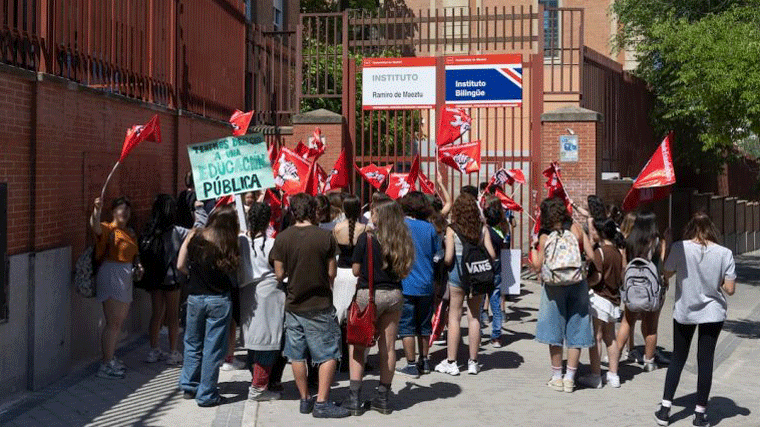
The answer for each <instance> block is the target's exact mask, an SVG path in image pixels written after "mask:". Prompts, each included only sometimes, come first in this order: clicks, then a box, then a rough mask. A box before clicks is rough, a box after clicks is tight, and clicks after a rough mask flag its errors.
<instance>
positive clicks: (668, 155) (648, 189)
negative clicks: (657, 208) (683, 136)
mask: <svg viewBox="0 0 760 427" xmlns="http://www.w3.org/2000/svg"><path fill="white" fill-rule="evenodd" d="M672 141H673V132H672V131H671V132H670V133H668V135H667V136H666V137H665V139H663V140H662V143H660V146H659V147H658V148H657V151H655V152H654V154H653V155H652V157H651V158H650V159H649V161H648V162H647V164H646V165H645V166H644V169H642V170H641V173H640V174H639V176H638V178H636V181H634V182H633V186H632V187H631V190H630V191H629V192H628V194H627V195H626V196H625V200H624V201H623V210H625V211H630V210H633V209H635V208H636V207H637V206H639V205H640V204H642V203H649V202H656V201H657V200H662V199H664V198H666V197H668V195H669V194H670V186H671V185H673V184H675V183H676V174H675V169H674V167H673V155H672V152H671V150H670V147H671V143H672Z"/></svg>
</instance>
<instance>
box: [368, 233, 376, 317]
mask: <svg viewBox="0 0 760 427" xmlns="http://www.w3.org/2000/svg"><path fill="white" fill-rule="evenodd" d="M374 245H375V244H374V242H373V241H372V233H369V232H367V276H369V277H367V282H368V285H369V303H370V304H374V303H375V257H374V256H373V250H372V247H373V246H374Z"/></svg>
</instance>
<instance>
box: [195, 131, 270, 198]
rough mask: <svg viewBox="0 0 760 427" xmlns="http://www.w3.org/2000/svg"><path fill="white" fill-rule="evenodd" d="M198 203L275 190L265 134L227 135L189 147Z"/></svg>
mask: <svg viewBox="0 0 760 427" xmlns="http://www.w3.org/2000/svg"><path fill="white" fill-rule="evenodd" d="M187 154H188V156H189V157H190V164H191V166H192V168H193V180H194V181H195V191H196V193H197V195H198V200H208V199H216V198H219V197H222V196H228V195H231V194H241V193H247V192H249V191H255V190H261V189H264V188H270V187H274V175H273V174H272V165H271V164H270V163H269V155H268V154H267V144H266V141H265V140H264V135H263V134H261V133H256V134H253V135H244V136H228V137H226V138H221V139H215V140H213V141H208V142H202V143H200V144H193V145H189V146H188V147H187Z"/></svg>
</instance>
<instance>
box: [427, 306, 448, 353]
mask: <svg viewBox="0 0 760 427" xmlns="http://www.w3.org/2000/svg"><path fill="white" fill-rule="evenodd" d="M448 309H449V302H448V301H447V300H444V299H442V300H441V302H440V303H439V304H438V308H436V309H435V313H433V319H432V320H431V323H432V329H433V333H432V334H430V341H429V343H430V346H431V347H432V346H433V343H434V342H435V341H437V340H438V337H439V336H441V334H442V333H443V328H444V327H445V326H446V320H447V319H448V316H446V314H447V313H448Z"/></svg>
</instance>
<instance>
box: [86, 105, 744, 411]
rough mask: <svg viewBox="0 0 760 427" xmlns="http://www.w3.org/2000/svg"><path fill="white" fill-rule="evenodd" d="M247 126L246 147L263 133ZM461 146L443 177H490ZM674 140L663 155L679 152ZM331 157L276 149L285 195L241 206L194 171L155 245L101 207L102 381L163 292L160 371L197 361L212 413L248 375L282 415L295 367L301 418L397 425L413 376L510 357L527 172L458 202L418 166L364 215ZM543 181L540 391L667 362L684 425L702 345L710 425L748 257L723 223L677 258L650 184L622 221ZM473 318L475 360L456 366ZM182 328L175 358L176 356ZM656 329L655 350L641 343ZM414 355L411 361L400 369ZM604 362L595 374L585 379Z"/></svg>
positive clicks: (537, 247)
mask: <svg viewBox="0 0 760 427" xmlns="http://www.w3.org/2000/svg"><path fill="white" fill-rule="evenodd" d="M453 114H460V115H464V116H466V114H465V113H464V112H461V111H453ZM240 116H241V114H240V113H237V116H233V119H237V118H239V117H240ZM457 119H458V120H457V122H462V120H461V119H462V117H458V118H457ZM467 119H468V118H467ZM248 120H250V118H248ZM235 123H237V122H236V121H235V120H233V124H235ZM148 126H149V125H146V126H145V127H143V128H141V132H137V134H138V135H139V138H141V139H138V140H136V139H131V140H130V135H129V134H128V141H127V142H129V144H126V143H125V153H124V154H123V156H122V158H123V157H124V156H125V155H126V154H128V151H129V150H132V149H133V148H134V147H135V146H136V145H137V143H139V142H140V141H142V140H151V139H150V138H151V134H150V132H149V131H148V130H151V129H148ZM157 126H158V124H157V123H156V124H155V127H156V128H157ZM234 127H235V128H236V134H237V135H238V136H240V135H243V134H244V133H245V132H244V130H245V129H247V127H248V126H247V123H244V124H242V125H241V124H239V123H238V124H235V125H234ZM240 129H242V130H243V131H242V132H238V131H239V130H240ZM447 130H448V131H449V133H448V134H447V133H444V132H441V135H446V137H444V138H442V139H444V141H439V147H440V149H439V156H440V158H439V162H440V164H442V165H447V166H449V167H451V168H452V170H454V171H458V172H460V173H470V172H472V171H474V170H478V168H479V154H478V153H479V151H480V147H479V144H476V146H475V148H474V151H472V150H473V149H472V148H471V147H469V145H470V144H457V139H459V138H460V137H461V135H462V134H463V133H465V132H466V131H467V128H466V127H461V128H456V129H453V130H452V129H447ZM156 131H157V129H156ZM669 138H670V136H669V137H668V138H666V140H665V141H663V144H668V146H667V150H669ZM158 139H159V140H160V136H159V137H158ZM323 142H324V141H323V139H322V138H321V137H320V135H319V131H318V130H316V131H315V135H314V137H313V138H311V139H310V142H309V144H308V145H307V144H299V146H298V147H296V148H295V149H293V150H291V149H288V148H285V147H281V148H280V149H279V150H277V149H275V148H274V147H269V148H270V149H269V153H268V156H269V160H270V162H271V167H272V178H273V180H274V185H273V186H272V187H271V188H266V187H262V188H258V189H255V190H253V191H246V192H241V193H240V194H238V195H237V196H234V197H233V195H225V196H224V197H219V198H214V199H210V200H198V197H197V194H196V191H195V182H194V179H193V178H194V176H193V174H192V173H188V175H187V177H186V180H185V184H186V189H185V190H183V191H182V192H181V193H180V194H179V196H178V197H177V198H175V197H173V196H172V195H168V194H159V195H157V196H156V197H155V201H154V203H153V206H152V214H151V218H150V220H149V221H148V223H147V225H146V226H145V227H144V229H143V230H137V231H136V230H132V229H130V228H129V225H128V224H129V223H130V215H131V212H132V206H131V204H130V201H129V200H128V199H127V198H125V197H120V198H117V199H115V200H114V201H113V202H112V203H111V204H110V215H107V216H108V218H110V221H107V222H103V220H104V215H103V212H102V211H103V199H102V198H98V199H96V200H95V201H94V207H93V211H92V216H91V219H90V227H91V228H92V231H93V232H94V235H95V236H96V242H95V246H94V249H93V250H92V251H90V252H86V253H85V255H84V256H85V257H86V256H89V257H91V259H92V260H94V261H95V262H94V265H96V266H97V268H94V269H93V271H91V272H87V271H81V270H82V269H83V268H84V267H82V266H81V265H80V264H78V266H77V269H78V275H77V286H78V287H79V290H80V293H82V294H86V295H87V296H91V297H95V298H96V299H97V300H98V301H100V302H102V304H103V311H104V314H105V319H106V326H105V328H104V331H103V336H102V352H103V359H102V365H101V366H100V369H99V370H98V373H97V375H98V376H99V377H103V378H110V379H114V380H119V379H121V378H124V377H125V375H126V374H127V368H126V367H125V366H124V364H123V363H122V362H120V361H119V360H118V359H116V358H115V357H114V352H115V348H116V344H117V343H116V340H117V336H118V331H119V330H120V328H121V324H122V322H123V321H124V319H125V318H126V316H127V313H128V311H129V309H130V302H131V301H132V292H133V286H134V287H139V288H142V289H145V290H146V291H148V292H150V295H151V298H152V301H153V316H152V318H151V322H150V345H151V349H150V351H149V352H148V354H146V357H145V362H146V363H157V362H159V361H162V362H165V363H168V364H171V365H180V364H181V365H182V372H181V376H180V381H179V384H178V387H179V388H180V389H181V390H182V392H183V393H184V397H185V398H186V399H195V401H196V402H197V404H198V405H199V406H202V407H209V406H217V405H221V404H224V403H225V402H226V399H225V397H223V396H221V395H220V394H219V389H218V384H217V383H218V378H219V370H220V369H222V370H238V369H246V370H249V371H250V372H251V375H252V381H251V385H250V389H249V394H248V398H249V399H251V400H254V401H260V402H263V401H271V400H277V399H280V398H281V393H282V390H283V384H282V375H283V371H284V369H285V368H286V366H287V364H288V363H289V364H290V365H291V369H292V371H293V376H294V379H295V384H294V386H295V388H296V389H297V391H298V394H299V395H300V406H299V411H300V413H301V414H311V415H313V416H314V417H317V418H343V417H348V416H360V415H362V414H363V413H364V412H366V411H368V410H374V411H378V412H380V413H382V414H391V413H392V412H393V409H394V408H393V405H392V403H391V401H390V399H389V396H391V395H392V391H393V381H394V376H395V375H404V376H408V377H412V378H418V377H420V376H421V375H428V374H431V375H449V376H458V375H460V373H461V372H462V370H463V369H464V370H465V371H466V372H467V374H469V375H478V373H479V372H480V364H479V362H478V354H479V349H480V347H481V346H482V345H484V343H483V338H482V337H483V336H487V337H488V338H487V340H486V341H485V345H490V346H493V347H495V348H499V347H502V345H503V341H502V337H501V334H502V325H503V323H504V321H505V317H504V307H505V303H506V301H508V300H509V298H510V296H509V294H508V292H507V289H508V288H509V286H510V283H511V281H513V278H512V277H506V276H504V275H503V274H502V272H503V271H505V270H503V269H502V268H501V265H502V263H504V262H507V260H505V259H504V255H503V254H505V253H509V249H510V248H512V247H513V235H514V232H515V224H516V222H515V216H516V215H526V216H529V215H528V213H527V212H525V211H524V210H523V208H522V207H521V206H520V205H518V204H517V203H516V202H515V201H514V200H512V199H511V197H510V196H509V195H507V188H508V187H515V186H518V185H520V184H521V183H524V182H525V177H524V176H523V174H522V172H521V171H520V170H507V169H501V170H499V171H497V173H496V174H494V176H493V177H492V178H491V179H490V181H488V182H483V183H482V184H480V186H479V187H474V186H465V187H463V188H461V189H457V191H455V192H454V193H455V194H457V195H456V197H453V196H452V195H451V194H450V193H449V191H448V190H447V186H446V184H445V182H444V179H443V176H442V175H441V174H440V173H438V174H437V176H436V177H435V178H436V179H435V181H436V182H433V181H432V180H430V179H428V178H427V177H425V176H424V175H423V174H422V173H421V171H420V164H419V163H420V161H419V157H417V158H416V159H415V161H414V163H413V164H412V165H411V170H410V171H409V173H407V174H393V173H391V170H392V167H393V165H389V166H376V165H368V166H365V167H362V168H359V167H356V170H357V172H358V174H359V175H360V176H361V178H362V179H363V181H366V183H367V184H369V185H370V186H371V187H372V188H374V189H375V190H376V191H374V192H373V193H372V195H371V198H370V199H371V200H361V199H360V197H358V195H356V194H352V193H350V192H349V191H348V188H350V187H352V185H349V181H351V180H352V178H349V177H350V176H351V175H352V174H350V173H349V171H348V170H347V168H346V167H345V163H346V162H345V159H344V157H343V155H341V156H340V158H339V162H338V163H336V167H335V168H334V169H333V171H332V172H331V173H330V174H327V173H325V172H324V171H323V170H321V167H319V166H318V164H317V162H316V158H317V157H319V156H320V155H321V153H323V152H324V150H325V149H326V148H325V144H324V143H323ZM667 150H665V151H667ZM658 152H659V151H658ZM656 157H657V153H656V154H655V157H653V160H652V161H650V163H648V164H647V167H645V170H644V171H642V176H645V175H646V174H647V173H648V172H651V171H649V170H648V168H649V167H650V166H652V165H655V166H657V165H661V167H664V168H668V167H670V168H672V165H669V164H668V159H664V160H663V159H659V160H655V158H656ZM341 162H342V164H341ZM299 164H300V166H299ZM117 165H118V164H117ZM114 169H115V168H114ZM671 170H672V169H671ZM543 174H544V176H545V177H546V178H547V182H546V189H547V191H548V196H547V197H546V198H545V199H544V200H543V201H541V202H540V204H539V206H537V207H536V210H535V213H536V215H535V218H533V217H531V221H533V223H534V226H533V230H532V233H531V234H532V238H531V243H530V250H529V253H528V254H525V255H527V259H526V260H524V264H525V265H526V266H527V267H528V268H531V269H532V270H533V271H534V272H535V274H536V275H537V277H538V279H539V281H540V282H541V285H542V286H541V291H540V292H541V302H540V309H539V313H538V322H537V324H536V332H535V340H536V341H537V342H538V343H541V344H545V345H548V347H549V360H548V364H547V376H548V377H549V379H548V381H546V378H536V387H539V386H541V387H544V388H547V387H548V389H551V390H554V391H557V392H562V393H572V392H573V391H574V390H575V389H576V388H577V387H584V388H591V389H597V388H602V387H604V386H607V387H613V388H618V387H621V381H620V377H619V375H618V369H619V366H620V365H621V364H624V363H637V362H638V363H641V364H643V367H644V371H645V372H651V371H654V370H656V369H658V368H659V367H661V366H664V365H668V367H667V375H666V379H665V384H664V390H663V392H662V401H661V404H660V406H659V408H658V409H657V411H656V413H655V418H656V421H657V423H658V424H660V425H668V420H669V411H670V407H671V402H672V400H673V398H674V395H675V392H676V389H677V386H678V383H679V380H680V376H681V373H682V370H683V368H684V365H685V362H686V359H687V357H688V355H689V347H690V344H691V341H692V339H693V336H694V335H695V333H696V335H697V340H698V343H699V348H698V352H697V359H698V377H699V380H698V387H697V406H696V410H695V415H694V421H693V422H694V425H697V426H706V425H709V423H708V421H707V418H706V409H707V408H706V407H707V402H708V399H709V393H710V386H711V381H712V371H713V360H714V356H715V347H716V342H717V338H718V334H719V333H720V331H721V327H722V323H723V321H724V320H725V319H726V309H727V296H730V295H732V294H733V293H734V280H735V278H736V274H735V271H734V260H733V256H732V253H731V251H730V250H728V249H726V248H724V247H722V246H720V245H719V244H718V243H717V242H718V237H717V232H716V229H715V226H714V225H713V223H712V221H711V219H710V217H709V216H708V215H706V214H704V213H698V214H696V215H694V216H693V217H692V218H691V220H690V221H689V222H688V225H687V226H686V228H685V231H684V240H683V241H678V242H671V241H670V234H671V233H670V230H669V229H666V230H665V231H662V230H663V225H664V224H663V223H662V222H663V219H662V218H658V217H657V216H656V215H655V214H654V213H652V212H651V210H648V209H647V207H646V206H645V205H640V206H639V203H637V201H636V194H635V190H636V189H635V188H634V189H633V190H632V193H631V194H629V197H630V198H626V203H625V204H624V205H623V206H611V205H608V204H605V202H604V201H603V200H601V199H600V198H599V197H597V196H595V195H588V194H584V195H575V196H576V197H584V198H585V199H586V203H583V205H584V206H581V203H578V202H576V201H574V200H573V199H572V198H571V197H570V195H569V194H567V192H566V191H565V187H564V185H563V183H562V178H561V171H560V167H559V165H557V164H556V163H553V164H552V165H551V166H550V167H549V168H548V169H546V170H545V171H544V173H543ZM671 175H672V173H671ZM254 181H256V185H257V184H258V180H248V181H246V182H248V183H247V184H245V183H244V184H241V185H249V184H250V185H254V184H253V182H254ZM241 182H242V181H241ZM262 182H263V180H262ZM418 184H419V189H420V191H418V190H417V185H418ZM670 184H672V182H671V183H670ZM634 187H635V185H634ZM364 203H366V205H363V204H364ZM624 212H627V213H624ZM85 264H86V263H85ZM80 273H81V274H80ZM88 274H89V276H88ZM673 276H675V281H674V283H675V308H674V311H673V313H674V314H673V319H672V321H673V328H674V338H673V343H672V349H673V352H672V357H671V358H670V360H664V359H665V358H664V357H663V356H662V355H661V354H659V353H658V352H657V351H656V348H657V329H658V324H659V321H660V319H659V312H660V309H661V307H662V305H663V302H664V295H665V293H666V292H667V291H668V284H669V283H670V282H669V279H670V278H671V277H673ZM88 277H91V278H92V280H91V283H89V282H88V281H87V278H88ZM88 288H89V293H88V292H87V291H88ZM184 301H186V302H184ZM489 312H490V316H489ZM463 317H464V318H466V319H467V325H468V327H467V331H468V339H467V341H466V344H467V350H468V358H467V360H466V361H465V360H459V359H458V358H457V355H458V354H459V353H458V351H459V346H460V344H461V341H462V337H461V332H462V328H461V324H462V318H463ZM164 319H165V322H166V324H167V326H168V331H169V348H168V349H162V348H160V347H159V344H158V343H159V339H158V336H159V330H160V328H161V326H162V324H163V323H164ZM637 321H638V322H640V325H641V326H640V328H641V332H642V335H643V337H644V341H645V347H644V352H643V354H637V352H636V351H635V349H634V347H633V339H632V337H633V330H634V327H635V325H636V322H637ZM180 322H181V323H182V325H183V326H184V332H183V334H184V335H181V334H180V331H181V328H180ZM488 323H490V327H487V324H488ZM238 337H239V338H240V342H241V343H242V346H243V347H244V348H245V349H246V350H247V356H246V358H245V361H240V360H238V359H236V357H235V356H234V352H235V350H236V346H237V344H238ZM180 340H182V345H180V344H181V343H180ZM397 340H400V341H401V344H402V347H403V352H401V353H399V354H403V357H404V358H405V360H401V361H397V352H396V341H397ZM669 344H670V343H666V345H669ZM433 345H444V346H445V347H446V357H445V358H444V359H442V360H431V359H430V357H429V355H430V348H431V346H433ZM375 346H377V354H378V358H377V359H375V360H376V361H377V366H372V367H370V366H368V365H367V363H366V362H367V354H368V352H369V349H371V348H373V347H375ZM181 348H182V349H183V350H180V349H181ZM626 349H627V351H626ZM167 350H168V351H167ZM584 350H585V351H584ZM586 352H587V354H588V358H589V361H590V363H589V364H590V372H591V373H590V374H589V375H586V376H577V375H576V374H577V372H578V367H579V361H580V358H581V356H582V353H586ZM603 356H604V357H603ZM603 361H604V364H605V365H606V367H607V369H606V372H603V371H602V365H603ZM370 369H372V370H375V371H377V372H379V377H380V381H379V385H378V386H377V387H376V389H375V390H372V391H368V390H364V389H363V388H364V387H363V382H362V378H363V376H364V372H365V371H366V370H370ZM337 370H343V371H347V372H348V375H349V380H350V383H349V392H348V394H347V395H346V396H331V395H330V388H331V385H332V383H333V378H334V375H335V373H336V371H337ZM623 387H624V386H623ZM313 390H316V395H314V394H313V393H312V391H313ZM294 410H295V408H294Z"/></svg>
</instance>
